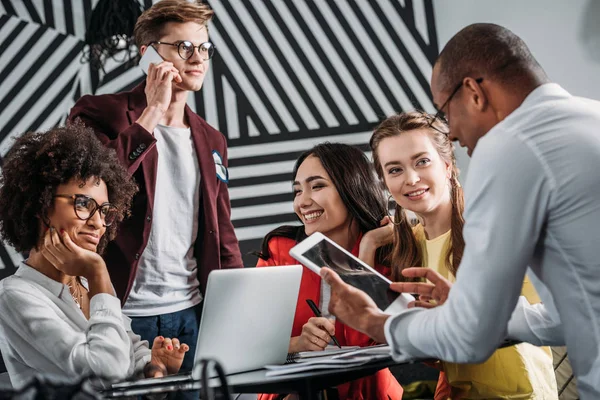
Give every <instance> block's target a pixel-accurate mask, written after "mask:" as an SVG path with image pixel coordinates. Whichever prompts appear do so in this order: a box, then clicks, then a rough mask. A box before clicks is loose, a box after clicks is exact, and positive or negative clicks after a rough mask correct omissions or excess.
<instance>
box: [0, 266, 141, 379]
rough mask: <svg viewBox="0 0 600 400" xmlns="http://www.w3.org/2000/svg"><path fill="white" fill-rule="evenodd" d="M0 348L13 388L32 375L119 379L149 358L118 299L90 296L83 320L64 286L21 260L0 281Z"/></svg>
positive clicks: (105, 296) (102, 294) (139, 368)
mask: <svg viewBox="0 0 600 400" xmlns="http://www.w3.org/2000/svg"><path fill="white" fill-rule="evenodd" d="M0 349H1V350H2V357H3V358H4V361H5V363H6V368H7V370H8V373H9V376H10V380H11V383H12V385H13V386H14V387H15V388H19V387H21V386H23V385H24V384H25V383H26V382H27V381H29V380H30V379H31V378H32V377H33V376H34V375H36V374H44V375H45V376H52V377H54V378H56V379H60V380H74V379H77V378H80V377H84V376H87V375H96V376H98V377H103V378H107V379H110V380H123V379H125V378H126V377H128V376H131V375H133V374H139V373H140V372H141V371H142V370H143V368H144V366H145V365H146V364H147V363H148V362H149V361H150V358H151V356H150V350H149V348H148V342H147V341H145V340H144V341H142V340H140V337H139V336H137V335H134V334H133V333H132V332H131V324H130V320H129V319H128V318H127V317H126V316H124V315H123V314H122V313H121V303H120V301H119V299H117V298H116V297H115V296H111V295H109V294H106V293H100V294H97V295H95V296H94V297H92V299H91V300H90V319H89V320H87V319H86V318H85V316H84V315H83V313H82V312H81V310H80V309H79V307H78V306H77V304H75V301H74V300H73V297H72V296H71V293H70V292H69V288H68V287H67V286H66V285H63V284H62V283H60V282H57V281H55V280H53V279H50V278H49V277H47V276H46V275H44V274H42V273H40V272H39V271H37V270H35V269H33V268H31V267H29V266H28V265H26V264H22V265H21V266H20V267H19V269H18V270H17V272H16V273H15V274H14V275H13V276H10V277H8V278H5V279H4V280H2V281H0Z"/></svg>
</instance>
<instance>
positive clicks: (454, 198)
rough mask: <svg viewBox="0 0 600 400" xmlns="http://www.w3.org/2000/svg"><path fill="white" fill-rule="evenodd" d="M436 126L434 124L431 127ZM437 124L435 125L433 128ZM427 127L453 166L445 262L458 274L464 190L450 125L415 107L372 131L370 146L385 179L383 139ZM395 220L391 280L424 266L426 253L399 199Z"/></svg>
mask: <svg viewBox="0 0 600 400" xmlns="http://www.w3.org/2000/svg"><path fill="white" fill-rule="evenodd" d="M432 126H433V127H432ZM434 128H435V129H434ZM422 129H426V130H427V131H428V132H429V137H430V138H431V142H432V143H433V145H434V147H435V149H436V150H437V152H438V154H439V155H440V157H441V158H442V160H444V162H446V163H447V164H448V165H451V166H452V169H451V170H452V172H451V176H450V185H449V186H450V189H449V190H450V199H451V202H452V215H451V223H450V227H451V231H452V233H451V237H450V246H449V248H448V251H447V252H446V254H445V260H446V261H445V264H446V267H447V268H448V270H449V271H450V272H451V273H452V274H453V275H456V270H457V268H458V266H459V264H460V260H461V259H462V256H463V252H464V249H465V241H464V238H463V235H462V230H463V225H464V218H463V210H464V199H463V190H462V188H461V186H460V183H459V181H458V173H459V171H458V168H457V166H456V158H455V156H454V145H453V144H452V142H451V141H450V140H449V139H448V134H447V132H448V127H447V126H446V125H445V124H444V123H442V122H441V121H439V120H438V119H434V118H433V116H432V115H429V114H426V113H422V112H418V111H413V112H407V113H401V114H397V115H394V116H392V117H389V118H387V119H386V120H384V121H383V122H381V124H379V126H378V127H377V128H375V131H374V132H373V135H372V136H371V141H370V143H369V144H370V146H371V150H372V151H373V163H374V164H375V171H376V172H377V175H378V176H379V179H381V181H382V182H384V184H385V181H384V178H383V168H382V167H381V162H380V159H379V152H378V150H379V146H380V145H381V142H382V141H383V140H384V139H386V138H389V137H395V136H399V135H404V134H407V133H410V132H411V131H415V130H422ZM443 132H445V133H443ZM394 223H395V224H396V226H395V227H394V245H393V250H392V254H391V256H390V260H391V265H392V266H393V267H392V280H394V281H402V280H406V278H404V277H403V276H402V270H403V269H404V268H409V267H421V266H423V261H424V260H423V254H422V251H421V248H420V246H419V244H418V242H417V239H416V238H415V235H414V234H413V230H412V228H413V226H412V225H411V223H410V222H409V220H408V218H407V215H406V212H405V211H404V209H403V208H402V207H400V206H399V205H398V203H396V206H395V216H394Z"/></svg>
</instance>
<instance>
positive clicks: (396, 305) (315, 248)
mask: <svg viewBox="0 0 600 400" xmlns="http://www.w3.org/2000/svg"><path fill="white" fill-rule="evenodd" d="M290 255H291V256H292V257H294V258H295V259H296V260H298V261H300V262H301V263H302V264H304V265H306V267H308V268H309V269H311V270H312V271H313V272H315V273H317V274H319V273H320V270H321V267H328V268H331V269H332V270H333V271H335V272H336V273H337V274H338V275H339V276H340V278H341V279H342V280H343V281H344V282H346V283H347V284H349V285H351V286H353V287H355V288H357V289H360V290H362V291H364V292H365V293H367V294H368V295H369V297H371V298H372V299H373V301H374V302H375V304H376V305H377V307H379V308H380V309H381V310H383V311H384V312H386V313H388V314H397V313H399V312H401V311H403V310H405V309H406V308H407V305H408V303H410V302H411V301H414V297H413V296H411V295H410V294H406V293H398V292H395V291H393V290H391V289H390V284H391V283H392V282H391V281H390V280H389V279H387V278H386V277H385V276H383V275H381V274H380V273H379V272H377V271H376V270H374V269H373V268H371V267H370V266H368V265H367V264H365V263H363V262H362V261H361V260H360V259H358V258H357V257H355V256H353V255H352V254H351V253H350V252H348V251H346V250H345V249H344V248H342V247H341V246H339V245H338V244H337V243H335V242H334V241H332V240H331V239H329V238H327V237H326V236H325V235H323V234H321V233H319V232H316V233H313V234H312V235H310V236H309V237H308V238H306V239H305V240H303V241H302V242H300V243H298V244H297V245H296V246H294V247H293V248H292V249H291V250H290Z"/></svg>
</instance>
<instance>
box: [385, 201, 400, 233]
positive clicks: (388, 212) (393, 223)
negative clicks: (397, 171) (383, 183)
mask: <svg viewBox="0 0 600 400" xmlns="http://www.w3.org/2000/svg"><path fill="white" fill-rule="evenodd" d="M393 198H394V197H393V196H392V195H391V194H390V195H389V196H388V199H387V203H388V205H389V204H390V203H391V200H390V199H393ZM394 203H396V200H394ZM396 205H398V203H396ZM385 210H386V213H387V216H388V217H389V218H390V222H391V223H392V225H394V226H400V225H402V221H400V222H398V223H396V222H395V221H394V217H393V216H392V215H391V214H390V208H389V207H386V209H385Z"/></svg>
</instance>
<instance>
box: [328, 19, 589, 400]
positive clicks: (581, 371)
mask: <svg viewBox="0 0 600 400" xmlns="http://www.w3.org/2000/svg"><path fill="white" fill-rule="evenodd" d="M431 89H432V94H433V100H434V103H435V104H436V105H437V106H438V109H439V112H438V114H437V115H436V117H437V118H444V119H445V120H446V121H447V123H448V124H449V128H450V129H449V136H450V138H451V139H453V140H457V141H459V142H460V143H461V145H463V146H466V147H467V149H468V152H469V154H470V155H471V162H470V165H469V175H468V178H467V182H466V184H465V213H464V218H465V225H464V229H463V235H464V239H465V244H466V247H465V250H464V254H463V258H462V261H461V263H460V268H458V274H457V277H456V282H455V283H454V285H452V289H451V290H450V292H449V296H448V297H447V299H446V298H445V294H446V293H448V290H449V287H450V284H449V283H448V282H447V281H445V280H444V279H443V278H441V277H440V276H436V275H435V274H434V273H432V272H431V271H430V270H428V269H425V268H424V269H423V274H422V277H424V278H429V279H430V282H431V283H421V284H419V283H394V284H392V285H391V288H392V289H394V290H397V291H401V292H411V293H420V294H422V295H424V296H426V297H428V298H431V299H434V300H437V301H438V304H441V303H444V304H442V305H441V306H439V307H435V308H432V309H430V310H424V309H422V308H420V309H419V308H413V309H410V310H407V311H404V312H402V313H401V314H399V315H396V316H390V315H386V314H384V313H383V312H381V311H380V310H378V309H377V306H376V305H375V304H374V303H373V301H372V300H371V299H370V298H369V297H368V296H366V294H364V293H362V292H360V291H359V290H357V289H354V288H351V287H349V286H348V285H346V284H344V283H343V282H342V281H341V279H340V278H339V277H338V276H337V275H336V274H335V273H334V272H333V271H331V270H327V269H323V270H322V276H323V278H324V279H325V280H326V281H327V282H328V283H330V284H331V285H332V291H331V300H330V303H329V304H330V306H329V307H330V311H331V312H332V313H333V314H335V315H336V316H337V317H338V318H339V319H340V320H341V321H343V322H344V323H346V324H347V325H349V326H351V327H352V328H355V329H358V330H359V331H362V332H365V333H367V334H368V335H370V336H371V337H373V338H374V339H376V340H378V341H381V342H387V343H389V344H390V345H391V347H392V354H393V355H394V356H395V357H399V358H406V357H407V356H408V357H422V358H431V357H432V358H438V359H442V360H446V361H450V362H457V363H472V362H483V361H484V360H486V359H487V358H488V357H489V356H490V355H491V354H492V353H493V352H494V351H495V350H496V348H497V347H498V346H499V345H500V344H501V343H502V341H503V340H504V339H505V337H506V336H508V337H510V338H513V339H518V340H522V341H527V342H530V343H533V344H536V345H566V346H567V350H568V353H569V358H570V359H571V364H572V367H573V372H574V374H575V376H576V378H577V382H578V389H579V394H580V397H581V398H582V399H599V398H600V289H599V287H600V202H599V200H598V199H599V198H600V174H599V173H598V171H600V102H597V101H593V100H589V99H583V98H578V97H575V96H572V95H571V94H569V93H568V92H567V91H566V90H564V89H563V88H561V87H560V86H559V85H557V84H555V83H551V82H550V80H549V79H548V77H547V76H546V74H545V72H544V70H543V69H542V67H541V66H540V65H539V64H538V63H537V61H536V60H535V58H534V57H533V55H532V54H531V52H530V51H529V49H528V48H527V46H526V45H525V43H524V42H523V41H522V40H521V39H520V38H519V37H518V36H516V35H515V34H514V33H512V32H511V31H509V30H508V29H506V28H503V27H501V26H498V25H493V24H474V25H470V26H468V27H466V28H464V29H463V30H462V31H460V32H459V33H458V34H456V35H455V36H454V37H453V38H452V39H451V40H450V41H449V42H448V44H447V45H446V47H445V48H444V50H443V51H442V52H441V54H440V56H439V58H438V60H437V61H436V64H435V66H434V68H433V76H432V80H431ZM398 267H402V266H398ZM528 267H529V268H530V269H531V270H532V271H533V275H532V276H531V278H532V281H533V282H534V285H535V286H536V289H537V291H538V293H539V294H540V297H541V299H542V301H543V304H536V305H534V306H531V305H529V303H527V301H526V300H525V299H524V298H522V297H521V298H520V297H519V293H520V290H521V285H522V281H523V278H524V276H525V273H526V271H527V268H528ZM536 283H537V284H536ZM440 294H442V295H443V296H440ZM515 307H516V308H515ZM513 311H514V312H513Z"/></svg>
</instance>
